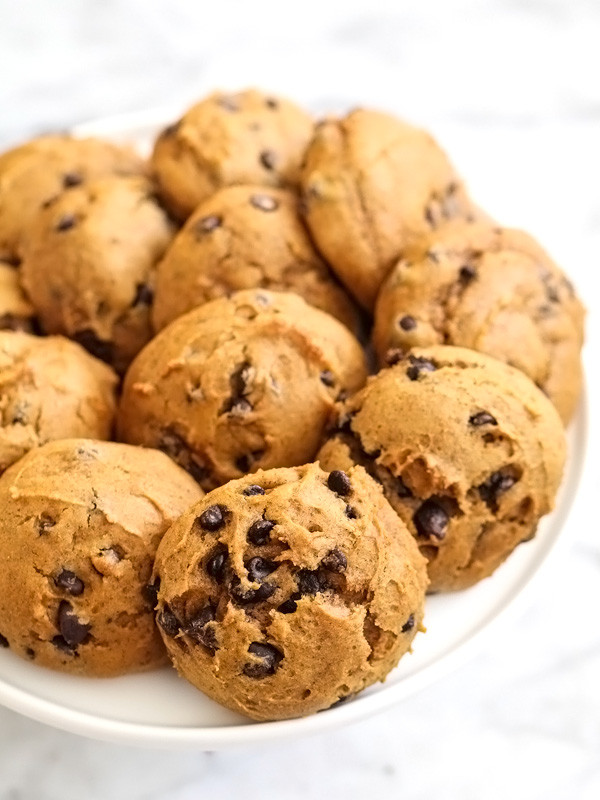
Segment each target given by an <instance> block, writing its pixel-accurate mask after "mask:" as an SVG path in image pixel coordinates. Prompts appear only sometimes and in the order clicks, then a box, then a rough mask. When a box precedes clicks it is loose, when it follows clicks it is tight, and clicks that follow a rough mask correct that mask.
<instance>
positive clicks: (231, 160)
mask: <svg viewBox="0 0 600 800" xmlns="http://www.w3.org/2000/svg"><path fill="white" fill-rule="evenodd" d="M312 132H313V121H312V119H311V117H310V116H309V115H308V114H307V113H306V112H305V111H303V110H302V109H301V108H299V107H298V106H297V105H295V104H294V103H291V102H290V101H289V100H285V99H284V98H282V97H275V96H274V95H270V94H264V93H263V92H259V91H257V90H255V89H249V90H247V91H244V92H238V93H236V94H228V93H225V92H215V93H214V94H211V95H210V96H209V97H207V98H206V99H205V100H202V101H201V102H199V103H197V104H196V105H194V106H192V108H190V109H189V110H188V111H186V113H185V114H184V115H183V117H182V118H181V119H180V120H179V121H178V122H176V123H175V124H174V125H170V126H169V127H168V128H166V129H165V130H164V131H163V132H162V133H161V134H160V136H159V137H158V139H157V140H156V143H155V146H154V152H153V154H152V159H151V163H152V167H153V169H154V172H155V175H156V178H157V180H158V183H159V186H160V189H161V194H162V198H163V201H164V203H165V205H166V206H167V208H168V209H169V210H170V211H171V213H172V214H173V215H174V216H175V217H177V218H178V219H182V220H184V219H186V218H187V217H189V215H190V214H191V213H192V211H194V209H195V208H196V207H197V206H198V205H200V203H202V202H203V201H204V200H206V199H207V198H208V197H210V195H211V194H213V193H214V192H216V191H217V190H218V189H220V188H222V187H223V186H231V185H232V184H240V183H248V184H258V185H259V186H296V185H297V183H298V177H299V169H300V163H301V161H302V157H303V155H304V150H305V148H306V145H307V144H308V142H309V140H310V137H311V135H312Z"/></svg>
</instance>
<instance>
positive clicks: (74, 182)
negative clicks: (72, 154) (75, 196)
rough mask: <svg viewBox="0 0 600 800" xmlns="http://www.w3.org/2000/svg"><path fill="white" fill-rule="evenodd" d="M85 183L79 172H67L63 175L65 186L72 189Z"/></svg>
mask: <svg viewBox="0 0 600 800" xmlns="http://www.w3.org/2000/svg"><path fill="white" fill-rule="evenodd" d="M81 183H83V177H82V176H81V175H80V174H79V173H78V172H65V174H64V175H63V186H64V188H65V189H70V188H71V187H72V186H79V185H80V184H81Z"/></svg>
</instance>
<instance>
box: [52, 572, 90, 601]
mask: <svg viewBox="0 0 600 800" xmlns="http://www.w3.org/2000/svg"><path fill="white" fill-rule="evenodd" d="M54 583H55V584H56V585H57V586H58V587H59V589H64V590H65V591H66V592H68V593H69V594H72V595H74V596H75V597H78V596H79V595H80V594H83V590H84V588H85V587H84V583H83V581H82V580H81V578H78V577H77V575H75V573H74V572H71V570H70V569H63V570H61V571H60V572H59V573H58V575H57V576H56V578H54Z"/></svg>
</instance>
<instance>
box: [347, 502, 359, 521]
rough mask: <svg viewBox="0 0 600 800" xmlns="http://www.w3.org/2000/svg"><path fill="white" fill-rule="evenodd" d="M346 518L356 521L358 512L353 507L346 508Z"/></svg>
mask: <svg viewBox="0 0 600 800" xmlns="http://www.w3.org/2000/svg"><path fill="white" fill-rule="evenodd" d="M346 516H347V517H348V519H358V511H357V510H356V509H355V508H354V506H350V505H348V506H346Z"/></svg>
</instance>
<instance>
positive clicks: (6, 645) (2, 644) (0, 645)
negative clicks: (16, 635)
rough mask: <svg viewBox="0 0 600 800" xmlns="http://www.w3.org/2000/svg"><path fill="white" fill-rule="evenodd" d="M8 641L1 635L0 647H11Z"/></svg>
mask: <svg viewBox="0 0 600 800" xmlns="http://www.w3.org/2000/svg"><path fill="white" fill-rule="evenodd" d="M9 646H10V645H9V644H8V639H7V638H6V636H2V634H1V633H0V647H9Z"/></svg>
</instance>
